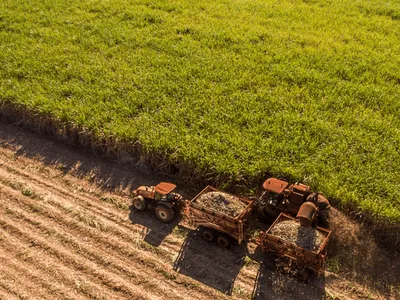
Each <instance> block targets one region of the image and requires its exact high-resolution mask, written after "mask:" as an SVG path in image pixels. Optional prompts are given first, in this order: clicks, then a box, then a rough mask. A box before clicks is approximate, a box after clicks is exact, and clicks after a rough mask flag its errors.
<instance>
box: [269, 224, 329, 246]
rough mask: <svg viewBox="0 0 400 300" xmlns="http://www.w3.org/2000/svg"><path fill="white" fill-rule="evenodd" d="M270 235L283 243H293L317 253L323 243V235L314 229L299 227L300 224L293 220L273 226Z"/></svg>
mask: <svg viewBox="0 0 400 300" xmlns="http://www.w3.org/2000/svg"><path fill="white" fill-rule="evenodd" d="M270 233H271V234H272V235H275V236H277V237H280V238H282V239H283V240H285V241H288V242H291V243H295V244H297V245H298V246H300V247H302V248H304V249H306V250H309V251H314V252H318V249H319V247H320V246H321V244H322V242H323V241H324V238H325V235H324V234H323V233H321V232H320V231H318V230H317V229H316V228H314V227H308V228H305V227H301V226H300V223H299V222H297V221H294V220H285V221H282V222H279V223H277V224H275V226H274V227H273V228H272V229H271V231H270Z"/></svg>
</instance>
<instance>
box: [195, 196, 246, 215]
mask: <svg viewBox="0 0 400 300" xmlns="http://www.w3.org/2000/svg"><path fill="white" fill-rule="evenodd" d="M196 203H198V204H199V205H202V206H204V207H207V208H211V209H214V210H215V211H218V212H221V213H223V214H226V215H228V216H231V217H234V218H235V217H237V216H238V215H240V213H241V212H243V210H244V209H245V208H246V206H247V205H246V203H244V202H242V201H241V200H240V199H239V198H238V197H234V196H232V195H229V194H227V193H222V192H208V193H205V194H203V195H200V197H198V198H197V199H196Z"/></svg>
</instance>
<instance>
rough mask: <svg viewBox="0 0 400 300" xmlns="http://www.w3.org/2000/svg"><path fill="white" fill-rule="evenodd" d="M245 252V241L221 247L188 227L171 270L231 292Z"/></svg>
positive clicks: (223, 291)
mask: <svg viewBox="0 0 400 300" xmlns="http://www.w3.org/2000/svg"><path fill="white" fill-rule="evenodd" d="M246 252H247V249H246V246H245V245H244V244H242V245H240V246H238V245H233V246H231V247H230V248H229V249H224V248H222V247H220V246H218V245H217V244H216V243H213V242H207V241H205V240H204V239H203V238H202V237H201V236H200V234H199V231H198V230H190V231H189V233H188V235H187V236H186V239H185V241H184V243H183V244H182V247H181V249H180V251H179V254H178V257H177V259H176V260H175V263H174V270H175V271H176V272H178V273H180V274H183V275H186V276H189V277H191V278H193V279H195V280H197V281H199V282H201V283H203V284H205V285H208V286H209V287H212V288H214V289H217V290H219V291H221V292H222V293H224V294H227V295H231V294H232V289H233V286H234V282H235V279H236V277H237V276H238V274H239V272H240V270H241V268H242V266H243V259H244V257H245V256H246Z"/></svg>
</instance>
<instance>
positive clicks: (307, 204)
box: [260, 178, 330, 227]
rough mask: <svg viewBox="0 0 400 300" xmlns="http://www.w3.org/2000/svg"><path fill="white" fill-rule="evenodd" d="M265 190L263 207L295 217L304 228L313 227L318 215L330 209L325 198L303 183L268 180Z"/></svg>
mask: <svg viewBox="0 0 400 300" xmlns="http://www.w3.org/2000/svg"><path fill="white" fill-rule="evenodd" d="M263 188H264V189H265V192H264V193H263V194H262V195H261V197H260V203H261V205H262V206H263V207H266V209H267V210H278V211H281V212H285V213H289V214H291V215H294V216H296V218H297V219H298V220H299V221H300V224H301V225H302V226H304V227H309V226H311V224H312V222H313V221H314V220H315V219H316V218H317V217H318V215H319V214H320V213H321V212H322V211H323V210H325V209H327V208H329V207H330V203H329V201H328V200H327V199H326V198H325V197H324V196H322V195H321V194H320V193H316V192H313V191H311V190H310V187H309V186H308V185H305V184H302V183H295V184H290V185H289V183H287V182H286V181H283V180H280V179H276V178H268V179H267V180H265V182H264V184H263Z"/></svg>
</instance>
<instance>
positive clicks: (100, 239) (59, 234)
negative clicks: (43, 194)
mask: <svg viewBox="0 0 400 300" xmlns="http://www.w3.org/2000/svg"><path fill="white" fill-rule="evenodd" d="M5 192H6V191H5V190H4V189H3V193H5ZM11 192H12V193H15V192H14V191H12V190H11ZM11 197H12V199H13V204H12V205H10V206H7V205H5V206H4V210H7V212H8V213H9V214H11V215H13V217H14V218H23V219H24V221H25V222H27V223H30V224H33V225H35V227H36V228H39V229H41V230H42V231H43V232H46V233H47V234H49V235H52V236H53V237H56V238H58V239H60V241H59V242H60V243H64V244H65V245H66V246H73V247H74V248H78V249H79V250H80V254H81V255H83V254H85V257H86V258H87V259H90V260H92V261H94V260H95V261H97V262H98V263H104V261H107V264H108V268H109V269H110V268H115V269H116V270H117V272H120V275H121V276H128V275H129V276H130V278H127V279H129V280H130V281H133V283H134V282H135V281H138V278H139V277H142V276H143V275H148V277H149V278H151V279H150V280H149V281H150V282H151V281H153V280H152V279H153V278H155V277H158V279H159V281H162V280H164V279H165V278H163V277H162V276H161V275H160V274H155V273H154V271H153V273H149V270H155V271H158V272H160V271H161V270H165V268H167V267H168V266H167V265H165V266H161V267H160V265H162V263H161V262H159V261H154V262H153V263H151V262H149V261H147V260H143V258H142V256H143V255H141V253H140V252H139V251H137V250H136V249H133V248H132V247H131V245H130V244H126V243H121V242H120V241H119V240H118V239H115V238H114V237H110V236H104V234H102V233H101V232H97V231H96V230H95V229H94V228H91V227H89V226H85V225H82V223H78V222H74V221H71V220H67V219H68V218H67V217H66V216H65V215H62V214H60V213H57V212H55V211H54V209H53V208H52V207H44V208H41V213H42V214H45V215H46V214H48V216H47V218H46V217H42V216H39V215H37V214H36V213H34V212H31V213H29V212H28V213H27V212H25V211H22V209H21V208H31V209H36V210H37V209H38V208H37V207H35V206H34V205H35V203H34V202H35V201H34V200H32V199H30V198H26V197H19V198H21V199H19V198H14V196H11V195H10V198H11ZM20 202H23V203H22V204H21V203H20ZM31 205H33V207H31ZM55 220H56V221H55ZM44 223H46V225H45V226H44V225H43V224H44ZM60 226H61V227H64V228H63V229H61V228H60ZM71 228H73V229H74V230H71ZM89 237H90V238H91V241H90V247H87V246H85V244H83V243H79V240H83V239H85V238H89ZM93 246H95V247H93ZM93 248H95V249H97V251H96V252H94V251H92V250H91V249H93ZM102 248H106V249H107V250H111V249H112V250H115V251H114V252H113V256H112V257H110V255H109V254H108V252H106V251H104V250H102ZM118 252H122V253H123V254H124V255H125V256H121V255H120V254H119V253H118ZM127 257H128V258H129V259H126V258H127ZM138 261H139V262H142V263H143V264H145V265H146V267H147V268H145V269H143V268H142V270H138V269H140V267H139V266H137V262H138ZM132 262H135V264H136V266H135V268H127V267H126V266H130V264H132ZM162 267H164V268H163V269H160V268H162ZM137 284H140V282H137ZM157 286H159V287H160V288H163V289H164V294H165V290H170V291H169V292H170V293H172V294H175V297H177V296H178V295H177V294H178V293H177V290H176V289H175V290H171V287H170V285H165V286H161V285H160V283H159V282H157ZM153 292H154V291H153ZM153 296H154V295H153ZM164 296H166V295H164Z"/></svg>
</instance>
